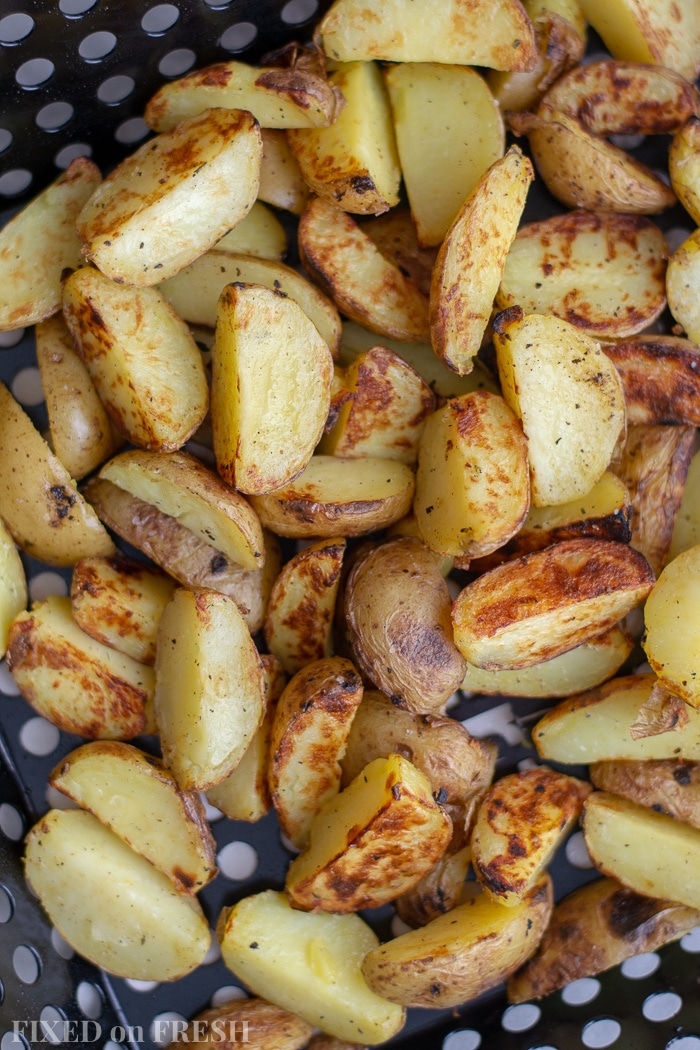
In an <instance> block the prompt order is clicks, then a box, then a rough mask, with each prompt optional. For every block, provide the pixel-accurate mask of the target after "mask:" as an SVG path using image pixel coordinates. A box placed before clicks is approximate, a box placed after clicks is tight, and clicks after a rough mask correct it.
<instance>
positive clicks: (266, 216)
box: [211, 200, 289, 262]
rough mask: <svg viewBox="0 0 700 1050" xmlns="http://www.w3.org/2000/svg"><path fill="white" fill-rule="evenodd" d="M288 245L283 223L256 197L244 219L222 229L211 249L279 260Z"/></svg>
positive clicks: (281, 258)
mask: <svg viewBox="0 0 700 1050" xmlns="http://www.w3.org/2000/svg"><path fill="white" fill-rule="evenodd" d="M288 249H289V239H288V237H287V231H286V230H285V228H284V226H283V225H282V223H281V222H280V220H279V219H278V218H277V216H276V215H275V213H274V212H273V211H271V209H270V208H268V207H267V205H265V204H263V202H262V201H260V200H257V201H256V202H255V204H254V205H253V207H252V208H251V209H250V211H249V212H248V214H247V215H246V217H245V219H241V221H240V222H239V223H236V225H235V226H234V227H233V228H232V229H230V230H229V231H228V233H225V234H224V236H223V237H222V238H221V240H218V241H217V242H216V244H215V245H214V246H213V248H212V249H211V250H212V251H217V252H232V253H233V254H234V255H253V256H254V257H255V258H256V259H269V260H270V262H281V261H282V260H283V259H284V257H285V255H286V254H287V251H288Z"/></svg>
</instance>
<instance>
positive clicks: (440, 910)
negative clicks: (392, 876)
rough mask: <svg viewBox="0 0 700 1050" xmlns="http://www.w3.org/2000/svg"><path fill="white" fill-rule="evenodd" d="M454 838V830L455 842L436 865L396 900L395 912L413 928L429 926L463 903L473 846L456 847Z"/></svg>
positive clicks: (451, 843)
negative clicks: (471, 847) (470, 847)
mask: <svg viewBox="0 0 700 1050" xmlns="http://www.w3.org/2000/svg"><path fill="white" fill-rule="evenodd" d="M455 831H456V829H455ZM454 839H455V835H454V833H453V837H452V842H450V845H449V846H448V847H447V849H446V850H445V852H444V853H443V855H442V857H440V860H439V861H438V862H437V864H436V865H435V867H434V868H431V870H430V871H429V872H428V874H427V875H424V876H423V878H422V879H421V880H420V882H417V883H416V885H415V886H413V887H412V889H410V890H407V891H406V892H405V893H402V894H401V896H400V897H397V898H396V900H395V901H394V908H395V909H396V914H397V915H398V916H399V918H400V919H402V920H403V921H404V922H405V923H406V924H407V925H408V926H411V927H413V929H415V928H416V927H417V926H426V925H427V924H428V923H429V922H431V921H432V920H433V919H436V918H437V917H438V915H444V914H445V912H448V911H451V910H452V909H453V908H456V907H457V906H458V905H459V904H461V903H462V900H463V894H464V886H465V882H466V879H467V872H468V871H469V865H470V863H471V850H470V849H469V846H462V848H461V849H455V848H454V846H455V842H454ZM472 885H473V883H472Z"/></svg>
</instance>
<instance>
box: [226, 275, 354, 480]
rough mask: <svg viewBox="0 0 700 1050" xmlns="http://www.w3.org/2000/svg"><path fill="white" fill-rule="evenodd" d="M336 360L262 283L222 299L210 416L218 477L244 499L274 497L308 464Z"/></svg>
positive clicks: (291, 305) (231, 290)
mask: <svg viewBox="0 0 700 1050" xmlns="http://www.w3.org/2000/svg"><path fill="white" fill-rule="evenodd" d="M332 378H333V358H332V357H331V352H330V350H329V348H328V344H327V343H326V342H325V340H324V339H323V338H322V336H321V335H320V334H319V332H318V330H317V329H316V327H315V326H314V324H313V323H312V321H310V320H309V318H308V317H307V316H306V314H305V313H304V311H303V310H302V309H301V307H300V306H298V305H297V303H295V302H294V301H293V300H292V299H289V298H288V297H287V296H285V295H284V294H283V293H282V292H279V291H273V290H271V289H269V288H264V287H262V286H260V285H241V284H238V283H236V284H228V285H226V287H225V288H224V290H223V292H222V293H221V296H220V298H219V309H218V318H217V322H216V339H215V341H214V349H213V354H212V377H211V416H212V429H213V437H214V454H215V456H216V466H217V470H218V472H219V474H220V476H221V477H222V478H223V479H224V481H226V482H228V484H229V485H232V486H234V487H235V488H236V489H237V490H238V491H239V492H243V493H245V494H253V493H254V494H255V495H264V494H265V493H268V492H274V491H276V490H277V489H280V488H282V487H283V486H284V485H286V484H288V483H289V482H290V481H292V480H293V479H294V478H295V477H297V476H298V475H299V474H300V473H301V472H302V470H303V469H304V467H306V466H307V464H308V462H309V460H310V459H311V456H312V454H313V451H314V449H315V448H316V445H317V444H318V442H319V439H320V437H321V434H322V433H323V428H324V425H325V422H326V419H327V417H328V413H329V410H330V403H331V380H332Z"/></svg>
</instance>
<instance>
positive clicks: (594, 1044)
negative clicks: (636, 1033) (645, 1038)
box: [581, 1017, 622, 1050]
mask: <svg viewBox="0 0 700 1050" xmlns="http://www.w3.org/2000/svg"><path fill="white" fill-rule="evenodd" d="M621 1032H622V1025H621V1024H620V1022H619V1021H616V1020H615V1018H614V1017H597V1018H596V1019H595V1020H593V1021H589V1022H588V1024H586V1025H584V1027H583V1031H582V1032H581V1042H582V1043H583V1045H584V1046H586V1047H588V1048H589V1050H603V1048H604V1047H606V1046H612V1045H613V1043H616V1042H617V1040H618V1039H619V1038H620V1034H621Z"/></svg>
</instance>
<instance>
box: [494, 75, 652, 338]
mask: <svg viewBox="0 0 700 1050" xmlns="http://www.w3.org/2000/svg"><path fill="white" fill-rule="evenodd" d="M586 68H590V67H586ZM667 255H668V248H667V245H666V238H665V237H664V235H663V233H662V232H661V230H660V229H659V228H658V226H655V225H654V223H652V222H651V221H650V220H649V219H647V218H645V217H644V216H641V215H615V214H614V213H607V212H599V213H595V212H587V211H575V212H569V213H567V214H565V215H556V216H553V217H551V218H548V219H543V220H541V221H540V222H533V223H528V224H527V225H525V226H522V227H521V228H520V230H519V231H518V233H517V236H516V237H515V240H514V241H513V243H512V245H511V247H510V251H509V252H508V257H507V259H506V261H505V268H504V271H503V277H502V279H501V284H500V287H499V289H498V294H497V295H496V304H497V305H498V306H499V307H501V308H502V309H507V308H508V307H510V306H520V307H521V308H522V309H523V310H524V311H525V313H539V314H554V315H555V316H556V317H561V318H562V319H563V320H565V321H569V322H571V324H574V325H576V327H577V328H578V329H580V330H582V331H584V332H588V333H589V334H590V335H592V336H595V337H596V338H613V337H614V338H619V337H627V336H631V335H634V334H635V333H637V332H640V331H642V329H644V328H647V327H648V326H649V325H650V324H651V323H652V322H653V321H655V320H656V318H657V317H658V316H659V314H660V313H661V312H662V310H663V309H664V307H665V305H666V284H665V275H666V257H667Z"/></svg>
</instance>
